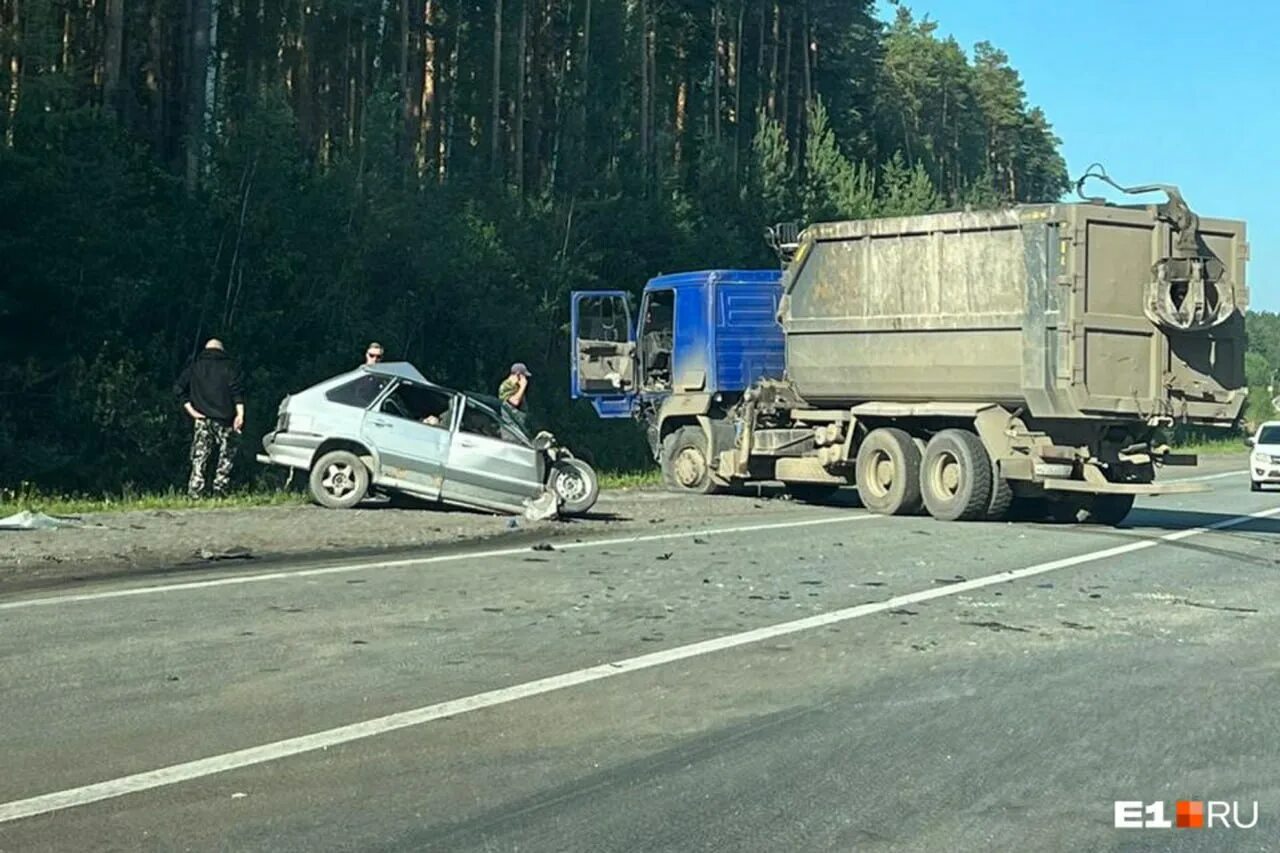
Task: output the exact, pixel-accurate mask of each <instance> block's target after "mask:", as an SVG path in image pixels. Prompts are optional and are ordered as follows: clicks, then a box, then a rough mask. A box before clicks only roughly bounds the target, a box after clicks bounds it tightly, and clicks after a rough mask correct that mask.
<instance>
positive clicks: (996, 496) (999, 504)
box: [983, 465, 1013, 521]
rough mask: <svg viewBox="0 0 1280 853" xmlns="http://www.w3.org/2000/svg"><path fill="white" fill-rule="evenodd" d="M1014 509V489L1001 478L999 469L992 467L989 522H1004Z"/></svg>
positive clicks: (988, 506)
mask: <svg viewBox="0 0 1280 853" xmlns="http://www.w3.org/2000/svg"><path fill="white" fill-rule="evenodd" d="M1012 507H1013V487H1012V486H1010V485H1009V481H1008V480H1006V479H1005V478H1004V477H1001V476H1000V471H999V468H998V467H997V466H996V465H992V466H991V501H990V502H989V503H988V504H987V511H986V514H985V515H984V516H983V518H985V519H986V520H987V521H1004V520H1005V519H1006V518H1008V517H1009V513H1010V510H1011V509H1012Z"/></svg>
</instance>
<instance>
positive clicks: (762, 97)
mask: <svg viewBox="0 0 1280 853" xmlns="http://www.w3.org/2000/svg"><path fill="white" fill-rule="evenodd" d="M765 15H766V12H765V4H764V3H761V4H760V39H759V41H758V42H757V43H756V48H757V49H756V109H761V108H763V107H765V106H767V105H768V92H767V88H768V87H767V86H765V79H764V46H765V42H767V41H768V37H767V36H766V35H765V32H766V30H765V26H766V24H765Z"/></svg>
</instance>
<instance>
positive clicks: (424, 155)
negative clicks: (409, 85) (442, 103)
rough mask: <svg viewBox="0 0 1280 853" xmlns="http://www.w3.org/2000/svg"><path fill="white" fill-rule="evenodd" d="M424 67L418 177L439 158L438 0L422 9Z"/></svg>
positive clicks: (419, 126)
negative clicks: (437, 86)
mask: <svg viewBox="0 0 1280 853" xmlns="http://www.w3.org/2000/svg"><path fill="white" fill-rule="evenodd" d="M422 16H423V17H422V25H423V30H424V32H423V39H422V67H421V68H420V69H419V70H418V74H419V75H420V82H419V88H420V92H421V98H420V99H419V101H418V128H417V140H418V156H417V162H418V177H419V178H421V177H422V176H423V175H424V174H425V173H426V171H427V169H429V168H431V166H432V164H434V163H435V160H436V148H435V136H436V123H437V120H438V115H437V109H438V106H437V104H436V65H437V59H436V48H437V46H438V45H439V40H438V39H437V38H436V29H435V27H436V0H426V4H425V5H424V6H423V9H422Z"/></svg>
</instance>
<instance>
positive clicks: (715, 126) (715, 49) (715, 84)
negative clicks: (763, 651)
mask: <svg viewBox="0 0 1280 853" xmlns="http://www.w3.org/2000/svg"><path fill="white" fill-rule="evenodd" d="M711 21H712V26H711V28H712V30H714V31H715V37H714V40H713V42H712V45H711V126H712V135H711V138H712V139H714V140H715V146H716V153H717V155H718V154H719V152H720V48H721V44H720V2H719V0H716V3H715V5H713V6H712V7H711Z"/></svg>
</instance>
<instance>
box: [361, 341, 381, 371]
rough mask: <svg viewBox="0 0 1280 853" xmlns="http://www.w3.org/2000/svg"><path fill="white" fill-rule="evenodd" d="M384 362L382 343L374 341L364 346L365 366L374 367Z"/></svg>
mask: <svg viewBox="0 0 1280 853" xmlns="http://www.w3.org/2000/svg"><path fill="white" fill-rule="evenodd" d="M381 363H382V344H380V343H378V342H377V341H374V342H373V343H371V344H369V345H368V346H367V347H365V348H364V366H365V367H372V366H373V365H375V364H381Z"/></svg>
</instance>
